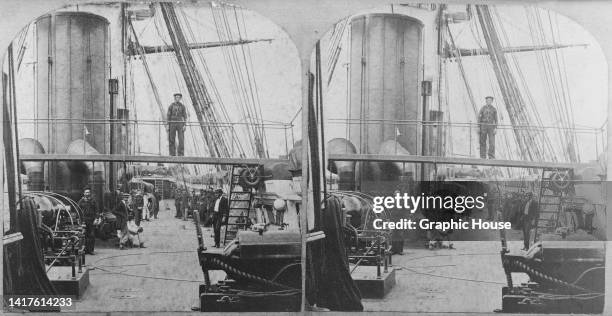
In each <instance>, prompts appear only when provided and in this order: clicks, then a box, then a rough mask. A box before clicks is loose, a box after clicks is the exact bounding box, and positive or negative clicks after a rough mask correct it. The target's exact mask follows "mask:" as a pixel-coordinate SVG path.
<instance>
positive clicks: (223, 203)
mask: <svg viewBox="0 0 612 316" xmlns="http://www.w3.org/2000/svg"><path fill="white" fill-rule="evenodd" d="M228 215H229V204H228V203H227V198H226V197H224V196H223V190H221V189H217V190H216V191H215V205H214V207H213V229H214V231H215V248H219V247H220V244H221V225H222V224H223V223H224V222H225V221H226V220H227V216H228Z"/></svg>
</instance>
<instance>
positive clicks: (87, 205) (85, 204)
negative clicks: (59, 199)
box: [78, 187, 99, 255]
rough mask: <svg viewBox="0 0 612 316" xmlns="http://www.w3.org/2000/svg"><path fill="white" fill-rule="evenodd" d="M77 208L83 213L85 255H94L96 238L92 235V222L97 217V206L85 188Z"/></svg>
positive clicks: (88, 189)
mask: <svg viewBox="0 0 612 316" xmlns="http://www.w3.org/2000/svg"><path fill="white" fill-rule="evenodd" d="M78 204H79V207H80V208H81V211H82V212H83V222H84V223H85V253H87V254H90V255H94V254H95V253H94V247H95V245H96V237H95V234H94V221H95V220H96V218H97V217H98V211H99V209H98V206H97V205H96V201H95V200H94V199H93V198H92V197H91V189H90V188H89V187H86V188H85V189H84V190H83V197H82V198H81V199H80V200H79V203H78Z"/></svg>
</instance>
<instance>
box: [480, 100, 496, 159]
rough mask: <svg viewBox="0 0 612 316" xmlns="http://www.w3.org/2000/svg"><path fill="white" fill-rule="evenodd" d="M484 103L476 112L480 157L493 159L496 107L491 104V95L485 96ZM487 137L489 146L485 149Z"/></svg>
mask: <svg viewBox="0 0 612 316" xmlns="http://www.w3.org/2000/svg"><path fill="white" fill-rule="evenodd" d="M485 101H486V104H485V106H483V107H482V108H481V109H480V112H478V127H479V136H480V158H482V159H487V153H488V155H489V159H495V130H496V129H497V122H498V120H497V109H496V108H495V107H494V106H493V97H491V96H489V97H486V98H485ZM487 139H488V140H489V148H488V151H487Z"/></svg>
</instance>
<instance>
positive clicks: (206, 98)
mask: <svg viewBox="0 0 612 316" xmlns="http://www.w3.org/2000/svg"><path fill="white" fill-rule="evenodd" d="M160 7H161V9H162V14H163V17H164V21H165V22H166V27H167V30H168V34H169V35H170V38H171V40H172V45H173V47H174V49H175V55H176V58H177V62H178V64H179V66H180V68H181V73H182V74H183V79H184V80H185V83H186V84H187V88H188V91H189V95H190V97H191V101H192V105H193V107H194V109H195V112H196V116H197V118H198V121H199V122H200V128H201V130H202V133H203V134H204V139H205V142H206V145H207V146H208V149H209V154H210V155H211V156H213V157H229V156H230V150H229V148H228V146H227V144H228V143H229V141H228V139H227V136H226V135H224V134H223V133H221V131H219V129H218V128H216V127H214V126H211V125H210V124H206V123H216V122H219V120H218V118H217V117H218V115H217V113H216V112H215V108H213V107H212V105H213V102H212V100H211V98H210V95H209V94H208V90H207V89H206V87H205V85H204V79H203V78H202V75H201V73H200V72H199V70H198V68H197V67H196V64H195V62H194V59H193V56H192V55H191V51H190V49H189V47H188V45H187V40H186V38H185V35H184V33H183V30H182V28H181V25H180V23H179V21H178V18H177V15H176V11H175V10H174V5H173V4H171V3H160ZM220 168H222V169H223V167H220Z"/></svg>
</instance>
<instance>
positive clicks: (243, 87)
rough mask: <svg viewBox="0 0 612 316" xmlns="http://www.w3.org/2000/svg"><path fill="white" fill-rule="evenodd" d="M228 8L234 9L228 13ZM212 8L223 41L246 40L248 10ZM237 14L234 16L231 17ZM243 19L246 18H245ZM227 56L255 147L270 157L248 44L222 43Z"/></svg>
mask: <svg viewBox="0 0 612 316" xmlns="http://www.w3.org/2000/svg"><path fill="white" fill-rule="evenodd" d="M228 11H231V12H230V14H229V15H228ZM211 12H212V14H213V21H214V24H215V26H216V30H217V35H218V37H219V41H222V42H225V41H228V42H233V41H236V37H237V39H238V40H243V38H244V37H245V36H246V33H245V32H246V24H245V22H244V13H243V11H242V9H241V14H240V15H238V9H237V7H236V6H232V5H227V4H223V3H221V4H219V3H211ZM230 15H232V16H233V18H231V17H230ZM241 20H242V21H241ZM221 50H222V52H223V57H224V60H225V64H226V68H227V69H228V77H229V80H230V83H231V88H232V92H233V98H234V101H235V103H236V104H237V105H238V107H239V109H240V111H241V112H242V113H244V116H243V120H245V121H246V122H247V123H248V126H247V127H250V128H247V129H246V133H247V135H248V139H251V140H252V142H251V144H250V145H251V149H252V151H253V154H254V155H255V156H257V157H267V156H268V154H267V150H266V149H265V148H266V147H267V140H266V136H265V132H264V129H263V124H262V123H263V122H262V111H261V104H260V100H259V94H258V91H257V90H258V88H257V81H256V79H255V76H254V73H253V71H252V68H253V63H252V57H251V53H250V50H249V48H248V47H244V45H241V46H240V47H239V48H237V47H235V46H231V47H230V46H225V47H222V49H221Z"/></svg>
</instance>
